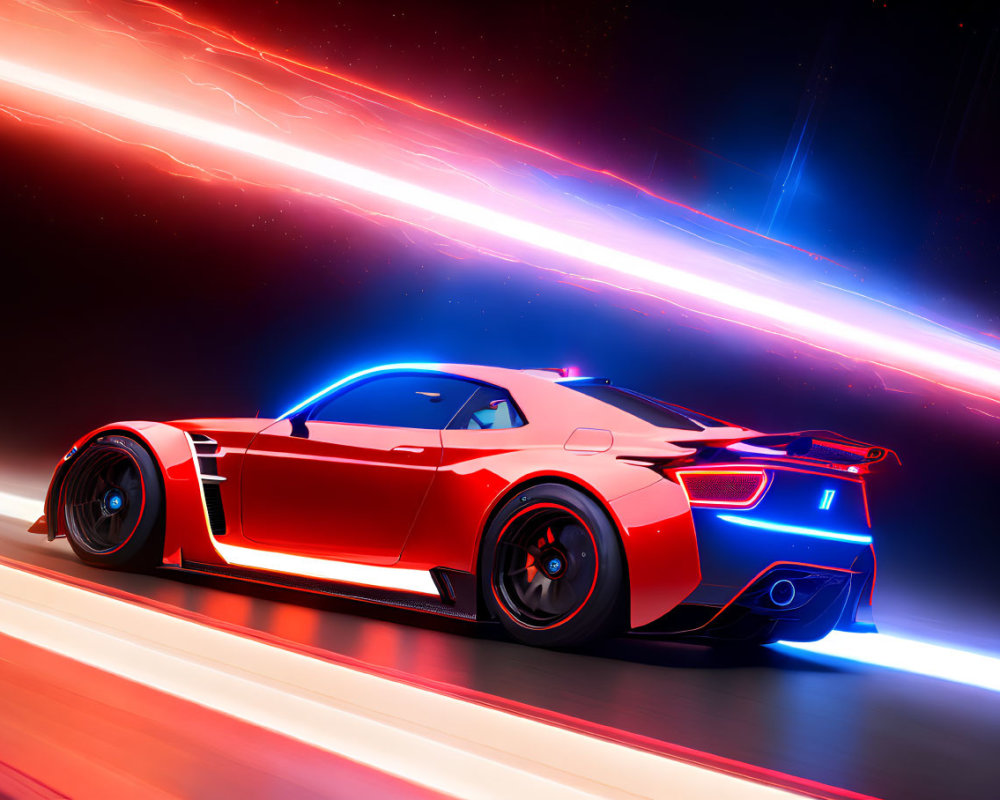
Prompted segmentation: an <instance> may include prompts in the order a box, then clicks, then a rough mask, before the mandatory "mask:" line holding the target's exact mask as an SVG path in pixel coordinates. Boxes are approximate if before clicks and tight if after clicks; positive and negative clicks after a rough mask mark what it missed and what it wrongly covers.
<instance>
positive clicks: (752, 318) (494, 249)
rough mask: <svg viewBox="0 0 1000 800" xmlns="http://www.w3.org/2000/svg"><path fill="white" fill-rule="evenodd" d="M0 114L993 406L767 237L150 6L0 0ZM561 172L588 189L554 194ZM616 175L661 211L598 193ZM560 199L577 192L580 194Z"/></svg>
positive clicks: (932, 336)
mask: <svg viewBox="0 0 1000 800" xmlns="http://www.w3.org/2000/svg"><path fill="white" fill-rule="evenodd" d="M0 15H2V22H3V24H2V25H0V102H2V104H3V106H5V107H4V108H0V110H4V111H5V112H6V114H7V115H8V118H9V120H10V121H11V122H14V121H22V120H24V119H27V118H28V115H30V118H31V120H32V121H33V122H35V121H37V122H45V121H47V122H48V123H49V124H52V125H60V126H73V127H82V128H85V129H88V130H89V131H96V132H98V133H100V134H103V135H105V136H107V137H109V138H110V139H112V140H114V141H115V142H117V143H128V142H131V143H134V144H136V145H139V146H141V147H142V148H144V149H145V151H146V152H148V153H149V155H150V157H151V158H154V159H155V160H156V162H157V163H158V164H159V165H161V166H162V165H163V163H164V161H166V160H169V170H170V171H171V172H173V173H175V174H180V175H186V176H189V177H198V178H200V179H202V180H215V181H230V182H238V183H241V184H249V185H258V186H264V187H270V188H275V189H281V190H291V191H295V192H299V193H303V194H307V195H311V196H316V197H320V198H324V199H327V200H329V201H332V202H334V203H336V204H337V205H338V206H339V207H340V208H342V209H345V210H348V211H350V212H352V213H355V214H359V215H363V216H365V217H368V218H371V219H376V220H378V221H381V222H385V223H390V222H391V223H395V224H402V225H405V226H407V227H409V228H410V229H416V230H418V231H422V232H424V233H425V235H430V236H432V237H433V239H434V241H435V243H436V244H437V245H438V246H447V247H451V248H453V247H459V248H462V249H464V250H466V251H471V252H475V253H480V254H484V255H489V256H492V257H499V258H504V259H507V260H510V261H520V262H524V263H526V264H531V265H535V266H538V267H541V268H544V269H547V270H553V271H557V272H560V273H563V274H568V275H574V276H578V277H582V278H584V279H586V280H591V281H596V282H598V283H603V284H606V285H609V286H614V287H616V288H620V289H625V290H628V291H632V292H637V293H641V294H643V295H646V296H648V297H652V298H655V299H657V300H659V301H666V302H668V303H671V304H674V305H680V306H683V307H684V308H687V309H690V310H692V311H695V312H697V313H699V314H700V315H702V316H703V317H706V318H712V319H718V320H724V321H727V322H730V323H735V324H738V325H740V326H741V327H744V328H751V329H755V330H758V331H761V332H764V333H769V334H773V335H778V336H781V337H785V338H788V339H791V340H793V341H796V342H801V343H803V344H807V345H809V346H810V347H812V348H816V349H818V350H820V351H825V352H828V353H833V354H836V355H838V356H840V357H843V358H848V359H851V360H855V361H860V362H866V363H869V364H872V365H875V366H878V367H882V368H887V369H890V370H894V371H897V372H901V373H905V374H908V375H912V376H916V377H918V378H920V379H922V380H925V381H930V382H932V383H936V384H939V385H942V386H946V387H949V388H952V389H956V390H958V391H960V392H963V393H965V394H966V395H968V396H972V397H979V398H983V399H986V400H988V401H991V402H997V401H1000V352H998V351H997V350H996V349H994V348H992V347H989V346H987V345H985V344H981V343H978V342H976V341H973V340H971V339H968V338H965V337H963V336H961V335H960V334H958V333H957V332H955V331H952V330H949V329H947V328H944V327H943V326H940V325H936V324H932V323H930V322H928V321H927V320H923V319H920V318H918V317H916V316H914V315H910V314H907V313H905V312H902V311H900V310H899V309H894V308H893V307H891V306H889V305H887V304H884V303H879V302H877V301H873V300H871V299H869V298H867V297H864V296H860V295H854V294H850V293H848V292H845V291H843V290H838V289H835V288H831V287H827V286H822V285H820V284H818V283H816V282H813V281H811V280H809V279H808V276H805V278H804V277H803V275H802V269H801V267H802V265H801V264H798V265H792V268H791V269H790V268H789V265H788V264H786V263H781V258H780V257H774V256H773V254H772V255H770V256H768V257H767V258H762V257H760V256H759V255H755V254H754V253H753V252H751V251H752V250H755V249H758V250H759V248H760V247H762V246H764V245H765V244H766V245H778V248H777V252H778V255H779V256H781V257H785V256H788V255H789V254H792V255H793V256H797V254H805V255H806V256H807V257H808V260H810V261H812V260H815V259H816V258H818V257H817V256H815V254H812V253H806V252H805V251H802V250H801V249H799V248H794V247H793V246H791V245H783V244H782V243H778V242H775V241H774V240H771V239H768V238H767V237H757V236H756V235H755V234H752V233H751V232H749V231H746V230H745V229H741V228H738V227H737V226H732V225H730V224H728V223H725V222H724V221H721V220H719V219H717V218H714V217H711V216H710V215H706V214H703V213H702V212H699V211H697V210H694V209H690V208H688V207H685V206H682V205H680V204H678V203H675V202H673V201H669V200H666V199H665V198H662V197H659V196H657V195H655V194H654V193H652V192H650V191H649V190H647V189H645V188H643V187H641V186H638V185H636V184H633V183H631V182H628V181H625V180H623V179H621V178H619V177H617V176H614V175H612V174H611V173H607V172H604V171H600V170H591V169H588V168H586V167H583V166H582V165H579V164H575V163H574V162H571V161H568V160H566V159H563V158H561V157H559V156H558V155H556V154H553V153H550V152H547V151H545V150H542V149H540V148H537V147H534V146H532V145H530V144H526V143H523V142H519V141H517V140H515V139H513V138H510V137H505V136H501V135H498V134H496V133H493V132H491V131H488V130H487V129H485V128H483V127H481V126H476V125H474V124H472V123H469V122H467V121H465V120H462V119H459V118H458V117H455V116H452V115H449V114H445V113H443V112H440V111H436V110H433V109H430V108H428V107H426V106H423V105H420V104H418V103H415V102H413V101H411V100H408V99H406V98H402V97H399V96H395V95H392V94H389V93H386V92H382V91H380V90H377V89H374V88H372V87H369V86H366V85H364V84H362V83H360V82H358V81H354V80H351V79H349V78H345V77H343V76H340V75H336V74H334V73H332V72H329V71H326V70H322V69H319V68H316V67H312V66H309V65H307V64H304V63H302V62H299V61H295V60H294V59H290V58H287V57H283V56H278V55H275V54H273V53H269V52H267V51H265V50H262V49H259V48H256V47H254V46H253V45H251V44H248V43H247V42H245V41H242V40H241V39H239V38H237V37H235V36H233V35H231V34H227V33H225V32H223V31H221V30H219V29H217V28H214V27H212V26H209V25H206V24H203V23H199V22H195V21H192V20H189V19H187V18H186V17H185V16H184V15H182V14H180V13H179V12H177V11H175V10H173V9H170V8H168V7H166V6H164V5H161V4H158V3H153V2H140V3H134V4H127V5H126V4H120V3H111V2H108V3H103V4H99V3H96V4H95V3H90V4H85V3H82V2H80V0H75V1H74V0H65V1H64V2H55V0H53V2H48V3H46V2H36V3H32V4H30V5H25V4H21V3H11V2H7V3H4V4H0ZM566 177H571V178H575V179H576V180H575V182H574V183H573V184H572V186H573V187H579V185H580V179H581V178H584V179H586V180H588V181H589V182H590V186H591V187H592V188H593V196H586V195H588V194H589V191H588V190H580V189H579V188H574V189H572V190H567V188H566V187H565V186H562V185H560V184H559V181H560V180H561V179H564V178H566ZM622 185H628V186H630V187H631V188H634V189H636V190H638V191H640V192H642V193H643V194H644V195H645V196H646V197H647V198H650V199H655V200H657V201H659V202H660V205H661V206H662V212H663V213H662V215H661V217H662V218H661V219H655V220H654V219H639V218H636V217H635V216H634V214H633V215H632V216H631V217H625V216H624V213H623V212H625V211H627V209H621V208H616V207H615V206H614V205H611V204H608V203H602V202H600V201H599V200H598V199H597V198H599V197H600V196H601V194H602V193H607V192H608V191H609V190H616V189H620V188H621V186H622ZM577 192H580V194H579V195H578V194H577Z"/></svg>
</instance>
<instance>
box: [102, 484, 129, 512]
mask: <svg viewBox="0 0 1000 800" xmlns="http://www.w3.org/2000/svg"><path fill="white" fill-rule="evenodd" d="M124 505H125V495H123V494H122V493H121V491H120V490H118V489H109V490H108V492H107V493H106V494H105V495H104V507H105V508H106V509H107V510H108V511H109V512H110V513H112V514H114V513H115V512H116V511H121V510H122V506H124Z"/></svg>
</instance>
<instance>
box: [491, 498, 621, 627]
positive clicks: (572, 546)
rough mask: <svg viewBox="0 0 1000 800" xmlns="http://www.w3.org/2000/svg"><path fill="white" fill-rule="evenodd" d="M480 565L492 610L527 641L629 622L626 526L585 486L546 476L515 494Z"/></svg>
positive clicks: (502, 511)
mask: <svg viewBox="0 0 1000 800" xmlns="http://www.w3.org/2000/svg"><path fill="white" fill-rule="evenodd" d="M479 572H480V582H481V586H482V591H483V596H484V598H485V600H486V605H487V607H488V608H489V610H490V612H491V613H492V614H493V615H494V616H495V617H497V618H498V619H499V620H500V622H501V623H502V624H503V626H504V628H506V630H507V632H508V633H510V635H511V636H513V637H514V638H515V639H517V640H518V641H520V642H524V643H525V644H530V645H536V646H539V647H575V646H577V645H581V644H585V643H587V642H591V641H595V640H597V639H601V638H604V637H606V636H611V635H614V634H617V633H620V632H621V630H622V629H623V628H624V619H623V616H624V614H623V611H624V607H625V603H624V582H625V581H624V579H625V570H624V567H623V563H622V552H621V544H620V541H619V539H618V532H617V530H616V528H615V526H614V523H613V522H612V521H611V519H610V518H609V517H608V515H607V514H606V513H605V512H604V509H602V508H601V506H600V504H598V503H597V502H596V501H595V500H593V499H592V498H591V497H589V496H587V495H586V494H584V493H583V492H581V491H578V490H577V489H573V488H571V487H569V486H564V485H562V484H558V483H544V484H538V485H536V486H531V487H529V488H527V489H525V490H524V491H522V492H519V493H518V494H517V495H515V496H514V497H513V498H511V500H509V501H508V502H507V503H506V504H505V505H504V506H503V507H502V508H501V509H500V511H499V512H498V513H497V514H496V516H495V517H494V518H493V521H492V522H491V523H490V525H489V528H488V529H487V530H486V533H485V536H484V539H483V548H482V558H481V562H480V570H479Z"/></svg>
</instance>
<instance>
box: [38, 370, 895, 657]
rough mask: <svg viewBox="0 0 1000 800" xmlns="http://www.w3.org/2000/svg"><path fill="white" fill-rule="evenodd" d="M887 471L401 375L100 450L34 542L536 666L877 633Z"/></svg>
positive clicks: (814, 445) (620, 398) (637, 404)
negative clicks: (257, 592) (532, 660)
mask: <svg viewBox="0 0 1000 800" xmlns="http://www.w3.org/2000/svg"><path fill="white" fill-rule="evenodd" d="M888 453H889V451H886V450H883V449H880V448H875V447H870V446H869V445H865V444H862V443H860V442H855V441H852V440H849V439H845V438H844V437H841V436H838V435H836V434H831V433H829V432H804V433H803V432H799V433H791V434H779V435H764V434H761V433H759V432H758V431H753V430H749V429H747V428H743V427H740V426H738V425H731V424H729V423H726V422H722V421H720V420H717V419H713V418H711V417H708V416H705V415H703V414H700V413H696V412H693V411H690V410H688V409H685V408H681V407H679V406H676V405H672V404H670V403H667V402H664V401H662V400H657V399H655V398H652V397H648V396H646V395H643V394H640V393H638V392H634V391H629V390H627V389H622V388H619V387H616V386H614V385H612V384H611V382H610V381H608V380H605V379H595V378H573V377H569V376H568V374H567V371H566V370H512V369H500V368H497V367H482V366H467V365H457V364H397V365H390V366H384V367H377V368H375V369H369V370H365V371H364V372H361V373H357V374H355V375H352V376H350V377H348V378H345V379H344V380H341V381H338V382H337V383H335V384H333V385H332V386H330V387H328V388H327V389H325V390H324V391H322V392H320V393H318V394H316V395H315V396H313V397H311V398H309V399H308V400H306V401H305V402H303V403H301V404H300V405H298V406H296V407H295V408H293V409H292V410H291V411H289V412H288V413H286V414H284V415H282V416H281V417H279V418H278V419H198V420H182V421H174V422H120V423H115V424H113V425H107V426H105V427H103V428H101V429H99V430H97V431H94V432H93V433H89V434H87V435H86V436H85V437H83V438H82V439H80V440H79V441H78V442H77V443H76V444H75V445H74V446H73V448H72V449H71V450H70V451H69V452H68V453H67V454H66V456H65V457H64V459H63V461H62V462H61V463H60V464H59V466H58V467H57V468H56V471H55V474H54V475H53V478H52V483H51V486H50V488H49V492H48V495H47V498H46V505H45V516H44V517H42V518H41V519H40V520H39V521H38V522H37V523H36V524H35V525H34V526H33V527H32V530H33V531H35V532H41V533H47V534H48V537H49V539H54V538H56V537H58V536H66V537H67V538H68V539H69V542H70V544H71V545H72V547H73V550H74V551H75V552H76V554H77V555H78V556H79V557H80V558H81V559H82V560H83V561H85V562H86V563H88V564H92V565H94V566H99V567H110V568H115V569H148V568H152V567H160V568H167V569H177V570H186V571H192V572H202V573H211V574H214V575H226V576H231V577H234V578H242V579H245V580H251V581H257V582H261V583H267V584H275V585H281V586H290V587H294V588H298V589H304V590H308V591H312V592H320V593H326V594H330V595H337V596H343V597H349V598H355V599H358V600H364V601H369V602H376V603H383V604H388V605H395V606H401V607H405V608H409V609H418V610H421V611H427V612H431V613H436V614H443V615H448V616H453V617H459V618H465V619H480V620H487V619H497V620H499V621H500V622H501V623H502V624H503V625H504V627H505V628H506V629H507V630H508V631H509V632H510V633H511V634H512V635H513V636H514V637H515V638H517V639H519V640H521V641H523V642H527V643H529V644H536V645H547V646H570V645H577V644H580V643H583V642H586V641H589V640H592V639H595V638H598V637H602V636H609V635H615V634H620V633H624V632H626V631H632V632H634V633H640V634H649V635H655V636H658V637H680V638H687V639H700V640H702V641H722V640H725V641H739V642H766V641H772V640H775V639H779V638H780V639H789V640H795V639H798V640H808V639H818V638H821V637H822V636H824V635H826V634H827V633H828V632H829V631H830V630H832V629H833V628H835V627H836V628H838V629H841V630H844V629H848V630H873V629H874V626H873V625H872V624H871V598H872V591H873V584H874V580H875V557H874V550H873V548H872V537H871V533H870V527H871V524H870V520H869V517H868V507H867V501H866V496H865V484H864V475H865V473H867V472H868V471H869V470H870V468H871V466H872V465H873V464H875V463H877V462H880V461H882V460H884V459H885V458H886V457H887V455H888Z"/></svg>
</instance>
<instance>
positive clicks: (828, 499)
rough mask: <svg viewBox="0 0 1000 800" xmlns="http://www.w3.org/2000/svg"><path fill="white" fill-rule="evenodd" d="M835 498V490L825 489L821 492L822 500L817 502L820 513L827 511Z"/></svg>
mask: <svg viewBox="0 0 1000 800" xmlns="http://www.w3.org/2000/svg"><path fill="white" fill-rule="evenodd" d="M836 496H837V490H836V489H827V490H826V491H825V492H823V499H822V500H820V501H819V508H820V511H829V510H830V506H832V505H833V498H834V497H836Z"/></svg>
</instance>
